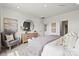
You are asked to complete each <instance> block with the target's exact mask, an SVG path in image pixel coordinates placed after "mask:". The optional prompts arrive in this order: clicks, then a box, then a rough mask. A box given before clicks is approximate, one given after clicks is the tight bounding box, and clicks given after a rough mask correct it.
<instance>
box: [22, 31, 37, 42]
mask: <svg viewBox="0 0 79 59" xmlns="http://www.w3.org/2000/svg"><path fill="white" fill-rule="evenodd" d="M32 37H38V33H37V32H32V33H27V34H22V43H25V42H28V39H32Z"/></svg>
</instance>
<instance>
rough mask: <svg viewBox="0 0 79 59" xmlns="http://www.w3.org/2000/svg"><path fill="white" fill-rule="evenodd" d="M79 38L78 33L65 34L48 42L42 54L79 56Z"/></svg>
mask: <svg viewBox="0 0 79 59" xmlns="http://www.w3.org/2000/svg"><path fill="white" fill-rule="evenodd" d="M78 45H79V39H78V36H77V34H76V33H73V32H70V33H68V34H66V35H65V36H63V37H61V38H59V39H57V40H55V41H53V42H50V43H48V44H46V45H45V46H44V48H43V52H42V53H41V56H79V46H78Z"/></svg>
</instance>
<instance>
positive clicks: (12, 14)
mask: <svg viewBox="0 0 79 59" xmlns="http://www.w3.org/2000/svg"><path fill="white" fill-rule="evenodd" d="M4 17H8V18H13V19H16V20H18V31H20V26H22V24H23V22H24V21H25V20H26V19H28V18H29V19H30V20H32V21H33V22H34V30H36V31H37V32H38V33H39V34H40V35H42V34H43V33H42V29H43V28H42V26H41V21H40V20H39V19H38V18H35V17H33V16H31V15H27V14H23V13H21V12H19V11H15V10H12V9H9V8H1V18H0V19H1V31H3V18H4Z"/></svg>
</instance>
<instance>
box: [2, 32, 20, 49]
mask: <svg viewBox="0 0 79 59" xmlns="http://www.w3.org/2000/svg"><path fill="white" fill-rule="evenodd" d="M10 34H13V38H14V40H11V41H8V40H7V38H6V35H10ZM19 43H20V40H19V39H16V37H15V33H13V32H2V45H3V46H5V47H9V49H10V50H11V47H12V46H14V45H18V44H19Z"/></svg>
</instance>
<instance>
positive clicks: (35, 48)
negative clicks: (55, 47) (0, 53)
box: [7, 35, 60, 56]
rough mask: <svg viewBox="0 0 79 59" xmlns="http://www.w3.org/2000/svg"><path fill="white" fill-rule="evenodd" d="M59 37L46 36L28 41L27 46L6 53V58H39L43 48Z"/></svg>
mask: <svg viewBox="0 0 79 59" xmlns="http://www.w3.org/2000/svg"><path fill="white" fill-rule="evenodd" d="M59 37H60V36H58V35H47V36H40V37H38V38H33V39H32V40H29V42H28V44H26V43H25V44H23V45H20V46H18V47H16V48H14V49H12V50H11V52H9V53H7V55H8V56H17V55H18V56H41V53H42V51H43V47H44V46H45V45H46V44H48V43H49V42H52V41H55V40H56V39H58V38H59Z"/></svg>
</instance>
